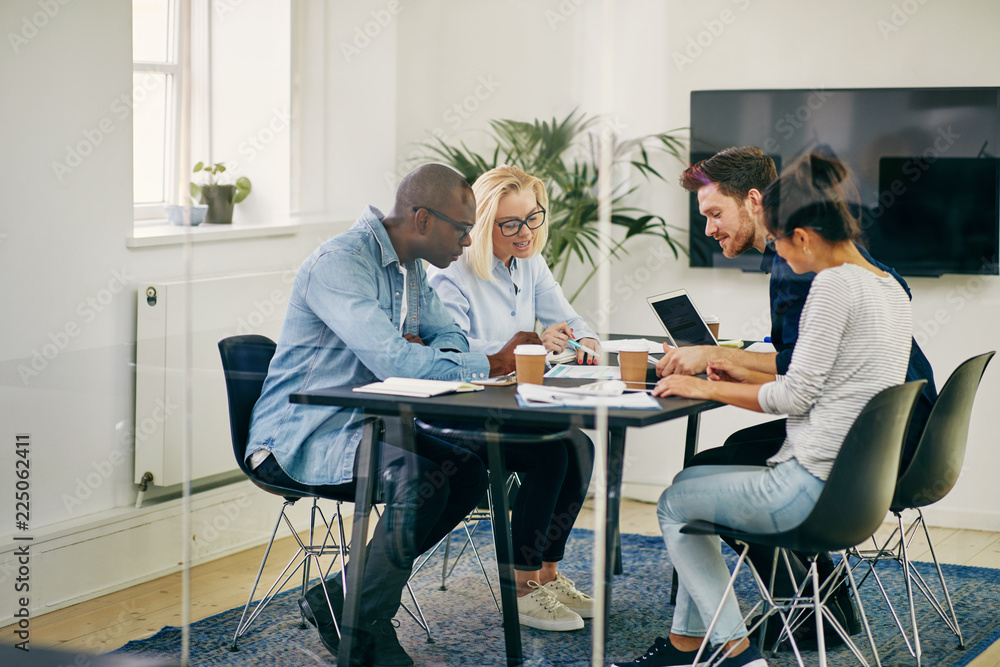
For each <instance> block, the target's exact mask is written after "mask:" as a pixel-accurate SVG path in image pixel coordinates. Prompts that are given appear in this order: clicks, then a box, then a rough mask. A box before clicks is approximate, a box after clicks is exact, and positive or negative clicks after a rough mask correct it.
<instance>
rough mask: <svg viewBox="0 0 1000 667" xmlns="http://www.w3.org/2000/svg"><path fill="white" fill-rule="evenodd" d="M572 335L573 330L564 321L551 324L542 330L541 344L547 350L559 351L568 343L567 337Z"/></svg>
mask: <svg viewBox="0 0 1000 667" xmlns="http://www.w3.org/2000/svg"><path fill="white" fill-rule="evenodd" d="M572 335H573V330H572V329H570V328H569V325H568V324H566V323H565V322H560V323H559V324H553V325H552V326H550V327H549V328H548V329H546V330H545V331H543V332H542V345H544V346H545V349H546V350H548V351H549V352H555V353H557V354H558V353H559V352H562V351H563V350H565V349H566V346H567V345H569V339H570V337H571V336H572Z"/></svg>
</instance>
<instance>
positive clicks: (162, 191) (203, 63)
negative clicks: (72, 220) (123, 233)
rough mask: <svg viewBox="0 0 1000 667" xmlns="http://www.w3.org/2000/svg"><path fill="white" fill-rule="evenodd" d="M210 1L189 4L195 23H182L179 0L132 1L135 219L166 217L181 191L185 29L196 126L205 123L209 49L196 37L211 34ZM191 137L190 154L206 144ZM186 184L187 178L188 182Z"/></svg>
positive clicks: (199, 0) (195, 1)
mask: <svg viewBox="0 0 1000 667" xmlns="http://www.w3.org/2000/svg"><path fill="white" fill-rule="evenodd" d="M207 9H208V8H207V2H206V1H205V0H193V1H192V2H191V16H192V20H191V24H190V25H181V23H180V20H179V16H180V8H179V1H178V0H132V96H131V100H130V102H129V103H130V106H131V107H132V119H133V120H132V123H133V139H132V147H133V149H132V153H133V157H132V165H133V166H132V170H133V201H134V203H135V219H136V220H137V221H141V220H162V219H163V218H164V217H165V212H164V209H163V207H164V204H166V203H171V202H172V201H176V199H177V197H178V193H179V187H178V185H179V184H178V178H179V165H178V154H179V152H180V141H181V137H180V119H181V107H180V104H181V95H180V91H181V88H180V86H181V82H182V81H181V77H182V71H181V65H180V63H181V61H182V55H183V54H182V51H181V49H182V46H181V45H182V44H184V42H185V40H184V39H182V37H184V36H185V35H184V32H185V31H186V32H187V33H189V34H190V35H191V40H190V43H191V78H192V96H191V101H192V103H191V110H192V113H191V117H192V127H193V128H201V127H203V126H204V124H205V123H204V121H205V118H206V117H207V110H203V109H204V106H205V104H204V103H203V100H206V99H207V95H206V94H204V93H203V92H201V91H200V90H199V89H198V86H197V85H196V84H198V83H199V82H203V81H206V80H207V72H208V67H207V58H206V57H202V56H203V54H205V53H206V52H207V48H200V47H201V42H200V41H199V40H198V39H197V38H198V37H200V36H202V35H205V34H206V33H207V18H205V19H203V20H202V19H199V17H206V16H207ZM204 143H207V142H204V141H198V140H197V137H196V136H195V135H193V140H192V152H195V151H196V150H197V149H199V148H200V147H201V146H203V145H204ZM183 185H184V187H185V189H186V187H187V180H186V179H185V181H184V184H183Z"/></svg>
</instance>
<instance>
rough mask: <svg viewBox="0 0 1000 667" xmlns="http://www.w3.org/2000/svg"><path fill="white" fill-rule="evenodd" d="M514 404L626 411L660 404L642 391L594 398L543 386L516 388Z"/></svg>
mask: <svg viewBox="0 0 1000 667" xmlns="http://www.w3.org/2000/svg"><path fill="white" fill-rule="evenodd" d="M517 404H518V405H519V406H521V407H522V408H553V407H557V408H596V407H598V406H603V407H606V408H625V409H634V410H656V409H658V408H659V407H660V404H659V402H658V401H657V400H656V399H655V398H653V397H652V396H650V395H649V394H647V393H646V392H644V391H630V392H624V393H622V394H616V395H595V393H594V392H592V391H587V390H586V389H584V388H582V387H546V386H544V385H537V384H522V385H518V387H517Z"/></svg>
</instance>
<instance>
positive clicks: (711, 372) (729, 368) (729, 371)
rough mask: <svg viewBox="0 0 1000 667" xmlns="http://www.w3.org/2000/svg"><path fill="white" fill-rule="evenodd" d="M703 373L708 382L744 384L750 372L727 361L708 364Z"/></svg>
mask: <svg viewBox="0 0 1000 667" xmlns="http://www.w3.org/2000/svg"><path fill="white" fill-rule="evenodd" d="M705 372H706V373H707V374H708V379H709V380H713V381H716V382H746V381H747V380H749V379H750V377H751V372H750V371H749V370H748V369H746V368H744V367H743V366H740V365H739V364H734V363H733V362H732V361H729V360H728V359H717V360H715V361H710V362H708V367H707V368H706V369H705Z"/></svg>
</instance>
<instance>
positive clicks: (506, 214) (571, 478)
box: [427, 166, 598, 630]
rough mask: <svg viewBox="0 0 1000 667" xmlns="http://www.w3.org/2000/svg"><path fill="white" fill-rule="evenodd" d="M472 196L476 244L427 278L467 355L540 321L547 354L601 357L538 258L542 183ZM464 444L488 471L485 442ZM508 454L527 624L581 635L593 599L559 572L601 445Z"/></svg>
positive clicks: (485, 184)
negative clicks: (515, 477)
mask: <svg viewBox="0 0 1000 667" xmlns="http://www.w3.org/2000/svg"><path fill="white" fill-rule="evenodd" d="M472 190H473V192H474V193H475V196H476V224H475V226H474V227H473V229H472V232H471V238H472V245H471V246H470V247H469V248H468V250H467V251H466V252H465V253H463V255H462V256H461V257H460V258H459V259H458V261H456V262H454V263H452V264H451V266H449V267H447V268H446V269H436V268H435V267H429V268H428V272H427V275H428V279H429V281H430V284H431V285H432V286H433V287H434V289H435V290H436V291H437V294H438V297H439V298H440V299H441V301H442V303H444V305H445V307H446V308H447V309H448V311H449V312H450V313H451V315H452V317H454V318H455V321H456V322H457V323H458V325H459V326H460V327H461V328H462V330H463V331H464V332H465V334H466V336H467V337H468V339H469V347H470V349H471V350H472V351H474V352H483V353H485V354H491V352H490V351H491V350H492V351H496V350H499V349H500V348H502V347H503V345H504V344H505V342H506V341H507V340H509V339H510V338H511V337H512V336H513V335H515V334H516V333H518V332H522V331H527V332H530V331H533V330H534V328H535V322H536V321H538V322H541V324H542V326H543V327H545V328H544V330H543V331H542V334H541V341H542V344H544V345H545V347H546V348H547V349H548V350H550V351H554V352H562V351H563V350H564V349H565V348H566V346H567V345H569V344H570V343H569V341H570V340H571V339H574V340H577V341H578V344H579V345H581V346H583V347H586V348H588V349H589V350H592V351H594V352H596V351H597V349H598V342H597V335H596V334H595V333H594V332H593V331H592V330H591V329H590V327H588V326H587V324H586V323H585V322H584V321H583V319H582V318H581V317H580V316H579V315H577V314H576V312H575V311H574V310H573V308H572V307H571V306H570V305H569V302H568V301H567V300H566V297H565V296H564V295H563V292H562V288H561V287H559V283H557V282H556V281H555V279H554V278H553V277H552V272H551V271H549V268H548V266H547V265H546V264H545V258H544V257H542V256H541V251H542V249H543V248H544V247H545V241H546V239H547V238H548V226H547V224H546V223H547V220H546V215H547V213H546V209H547V207H548V195H547V193H546V191H545V186H544V184H543V183H542V182H541V181H540V180H539V179H538V178H535V177H534V176H530V175H528V174H526V173H525V172H524V171H522V170H520V169H517V168H516V167H508V166H503V167H497V168H495V169H491V170H490V171H488V172H486V173H485V174H483V175H482V176H480V177H479V178H478V179H477V180H476V182H475V183H474V184H473V186H472ZM594 356H595V355H590V354H587V353H586V352H584V351H583V350H581V349H579V348H578V349H577V362H578V363H590V361H589V358H591V357H594ZM466 428H467V427H466ZM510 430H511V429H510V427H506V428H505V431H507V432H509V431H510ZM519 432H521V433H524V432H537V433H539V434H543V433H545V431H544V430H543V429H535V430H534V431H531V430H529V429H520V430H519ZM465 444H466V446H469V447H470V448H471V449H473V450H474V451H477V453H478V454H479V456H480V457H481V458H483V460H484V462H485V456H486V454H485V448H484V447H482V446H481V443H468V442H466V443H465ZM504 455H505V462H506V465H507V468H508V469H509V470H512V471H517V472H519V473H522V474H521V475H520V477H521V488H520V489H519V491H518V493H517V497H516V498H515V500H514V506H513V510H512V516H511V536H512V538H513V543H514V566H515V569H516V573H515V575H516V580H517V595H518V612H519V615H520V620H521V624H522V625H527V626H529V627H533V628H538V629H541V630H576V629H579V628H582V627H583V620H582V619H583V618H590V617H591V616H592V615H593V603H594V601H593V598H591V597H590V596H589V595H586V594H585V593H582V592H581V591H579V590H578V589H577V588H576V586H575V585H574V584H573V582H572V581H570V580H569V579H568V578H566V577H565V576H563V574H562V573H561V572H559V570H558V565H559V562H560V561H561V560H562V559H563V556H564V549H565V546H566V542H567V540H568V539H569V534H570V530H571V529H572V527H573V524H574V522H575V521H576V517H577V515H578V514H579V512H580V508H581V507H582V506H583V500H584V497H585V496H586V494H587V487H588V486H589V484H590V476H591V473H592V472H593V468H594V445H593V443H592V442H591V441H590V439H589V438H588V437H587V436H586V435H584V434H583V433H581V432H580V431H573V432H571V434H570V435H569V436H568V437H567V438H564V439H563V440H560V441H557V442H554V443H546V445H545V446H544V447H542V446H538V445H521V444H511V443H507V444H506V445H505V450H504Z"/></svg>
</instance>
